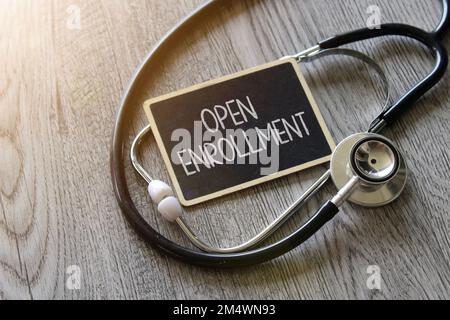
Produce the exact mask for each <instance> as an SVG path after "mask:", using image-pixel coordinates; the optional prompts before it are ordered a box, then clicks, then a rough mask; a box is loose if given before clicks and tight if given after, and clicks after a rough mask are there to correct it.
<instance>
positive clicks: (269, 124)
mask: <svg viewBox="0 0 450 320" xmlns="http://www.w3.org/2000/svg"><path fill="white" fill-rule="evenodd" d="M144 107H145V111H146V113H147V115H148V118H149V120H150V123H151V125H152V128H153V133H154V135H155V138H156V141H157V143H158V146H159V148H160V150H161V153H162V156H163V158H164V161H165V163H166V166H167V168H168V170H169V173H170V176H171V179H172V182H173V184H174V186H175V190H176V193H177V196H178V197H179V199H180V202H181V203H182V204H183V205H184V206H190V205H195V204H198V203H201V202H204V201H207V200H210V199H213V198H217V197H220V196H223V195H226V194H229V193H232V192H236V191H238V190H242V189H243V188H248V187H251V186H254V185H257V184H259V183H263V182H266V181H269V180H272V179H275V178H278V177H281V176H285V175H287V174H290V173H293V172H297V171H300V170H304V169H306V168H309V167H312V166H315V165H318V164H322V163H325V162H328V161H329V160H330V157H331V153H332V150H333V149H334V147H335V144H334V142H333V139H332V138H331V135H330V133H329V131H328V129H327V127H326V125H325V122H324V120H323V118H322V116H321V114H320V111H319V109H318V107H317V105H316V103H315V102H314V99H313V97H312V95H311V92H310V90H309V88H308V86H307V84H306V82H305V80H304V77H303V75H302V74H301V72H300V68H299V66H298V64H297V62H296V61H295V60H294V59H283V60H279V61H276V62H273V63H269V64H266V65H263V66H259V67H256V68H253V69H250V70H246V71H243V72H240V73H237V74H234V75H231V76H227V77H223V78H220V79H217V80H213V81H209V82H206V83H202V84H200V85H197V86H194V87H191V88H188V89H185V90H181V91H178V92H175V93H172V94H169V95H165V96H163V97H159V98H156V99H151V100H149V101H147V102H146V103H145V105H144Z"/></svg>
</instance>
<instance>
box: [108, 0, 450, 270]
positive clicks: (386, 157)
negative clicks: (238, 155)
mask: <svg viewBox="0 0 450 320" xmlns="http://www.w3.org/2000/svg"><path fill="white" fill-rule="evenodd" d="M221 2H222V1H219V0H210V1H208V2H206V3H205V4H204V5H203V6H201V7H200V8H198V9H197V10H196V11H194V12H193V13H192V14H190V15H189V16H188V17H186V18H185V19H184V20H182V21H181V22H180V23H178V25H177V26H176V27H175V28H173V29H172V30H171V31H170V32H168V33H167V35H166V36H165V37H164V38H163V39H162V40H161V41H160V42H159V43H158V44H157V45H156V46H155V48H154V49H153V50H152V51H151V52H150V53H149V54H148V56H147V57H146V59H145V60H144V61H143V63H142V64H141V65H140V67H139V68H138V69H137V71H136V73H135V74H134V76H133V77H132V79H131V82H130V84H129V86H128V89H127V90H126V91H125V93H124V95H123V99H122V101H121V104H120V108H119V111H118V115H117V121H116V124H115V128H114V134H113V141H112V147H111V175H112V180H113V185H114V191H115V194H116V197H117V201H118V203H119V205H120V207H121V210H122V212H123V214H124V215H125V217H126V218H127V220H128V221H129V223H130V224H131V226H132V227H133V228H134V229H135V231H136V232H137V233H138V234H139V235H140V236H141V237H142V238H143V239H145V240H146V241H148V243H149V244H150V245H151V246H152V247H154V248H156V249H158V250H160V251H161V252H162V253H164V254H167V255H169V256H172V257H174V258H177V259H180V260H182V261H184V262H187V263H191V264H194V265H198V266H204V267H240V266H249V265H254V264H259V263H263V262H266V261H269V260H272V259H275V258H277V257H279V256H281V255H283V254H285V253H287V252H288V251H291V250H292V249H294V248H296V247H297V246H299V245H300V244H302V243H303V242H305V241H306V240H307V239H309V238H310V237H311V236H312V235H313V234H315V233H316V232H317V231H318V230H319V229H321V228H322V227H323V226H324V225H325V224H326V223H327V222H329V221H330V220H332V219H333V218H334V217H335V216H336V214H337V213H338V212H339V208H340V207H341V206H342V205H343V204H344V203H345V202H346V201H350V202H352V203H355V204H357V205H361V206H364V207H379V206H383V205H386V204H389V203H391V202H392V201H394V200H395V199H397V198H398V197H399V196H400V194H401V193H402V191H403V189H404V187H405V184H406V180H407V166H406V163H405V160H404V157H403V155H402V153H401V152H400V151H399V149H398V148H397V147H396V146H395V144H394V143H393V142H392V141H390V140H389V139H387V138H385V137H383V136H381V135H379V132H381V130H382V129H384V128H385V127H386V126H388V125H390V124H392V123H393V122H394V121H396V120H398V119H399V117H400V115H401V114H402V113H403V112H405V111H406V110H407V109H408V108H409V107H412V105H413V104H414V103H416V102H417V101H418V100H419V99H420V98H421V97H422V96H423V95H424V94H425V93H426V92H428V91H429V90H430V89H431V88H433V87H434V86H435V85H436V84H437V83H438V82H439V81H440V80H441V78H442V77H443V76H444V74H445V71H446V69H447V65H448V55H447V51H446V49H445V47H444V46H443V44H442V40H443V38H444V36H445V35H446V33H447V31H448V29H449V11H448V10H449V0H442V4H443V15H442V19H441V21H440V23H439V25H438V27H437V28H436V29H435V30H434V31H433V32H426V31H424V30H421V29H419V28H416V27H413V26H409V25H404V24H383V25H381V27H380V28H375V29H369V28H364V29H359V30H355V31H351V32H348V33H345V34H341V35H337V36H334V37H331V38H329V39H326V40H323V41H321V42H319V43H318V45H316V46H314V47H312V48H310V49H307V50H305V51H303V52H301V53H299V54H297V55H295V56H293V57H294V58H296V60H297V61H298V62H303V61H308V60H311V59H314V58H317V57H320V56H323V55H326V54H344V55H350V56H353V57H356V58H358V59H361V60H363V61H365V62H366V63H368V64H369V65H370V66H372V67H373V68H375V70H376V71H377V73H378V75H379V76H380V78H381V80H382V82H383V88H384V91H385V96H386V101H387V103H386V106H385V107H384V108H383V110H382V112H381V113H380V114H379V115H378V116H377V117H376V118H375V119H374V120H373V122H372V123H371V124H370V125H369V128H368V130H367V132H364V133H357V134H354V135H352V136H350V137H348V138H347V139H345V140H343V141H342V142H341V143H339V145H338V146H337V147H336V149H335V150H334V152H333V155H332V160H331V164H330V169H329V170H328V171H327V172H326V173H325V174H323V175H322V176H321V177H320V178H319V179H318V180H317V181H316V182H315V183H314V184H313V185H312V186H311V187H310V188H309V189H308V190H307V191H306V192H305V193H304V194H303V195H302V196H301V197H300V198H299V199H298V200H297V201H295V203H293V204H292V205H291V207H289V208H288V209H287V210H285V211H284V212H283V213H282V214H281V215H280V216H279V217H278V218H277V219H276V220H275V221H274V222H273V223H272V224H270V225H269V226H268V227H266V228H265V229H264V230H262V231H261V232H260V233H259V234H258V235H257V236H255V237H254V238H252V239H251V240H249V241H248V242H246V243H244V244H241V245H239V246H236V247H233V248H214V247H212V246H210V245H208V244H207V243H205V242H203V241H202V240H201V239H200V238H199V237H198V236H196V235H195V233H194V231H193V230H192V229H191V228H190V227H189V226H188V225H187V223H186V222H185V221H184V220H183V218H182V208H181V206H180V204H179V202H178V200H177V199H176V198H175V196H174V194H173V192H172V189H171V188H170V186H169V185H168V184H166V183H164V182H162V181H159V180H155V179H153V178H152V177H151V176H150V174H149V173H148V172H147V171H146V170H145V169H144V167H143V166H142V165H141V164H140V162H139V160H138V157H137V150H138V147H139V145H140V143H141V142H142V139H143V138H144V137H145V136H146V135H147V134H149V133H151V127H150V126H148V127H146V128H144V129H143V130H142V131H141V132H140V133H139V134H138V135H137V136H136V138H135V139H134V141H133V144H132V146H131V151H130V153H131V162H132V164H133V167H134V169H135V170H136V171H137V172H138V173H139V174H140V175H141V177H142V178H143V179H144V180H145V181H146V182H147V183H148V186H149V187H148V191H149V194H150V197H151V198H152V200H153V202H155V204H156V205H157V208H158V211H159V212H160V213H161V214H162V215H163V217H164V218H165V219H167V220H169V221H171V222H175V223H177V225H178V226H179V227H180V228H181V230H182V231H183V232H184V234H185V235H186V236H187V237H188V238H189V240H190V241H191V242H192V243H193V244H194V245H195V246H196V247H197V248H199V249H200V251H196V250H192V249H189V248H185V247H182V246H180V245H178V244H177V243H174V242H172V241H170V240H169V239H167V238H165V237H164V236H162V235H161V234H160V233H159V232H157V231H156V230H155V229H153V228H152V227H151V226H150V225H149V224H148V223H147V222H146V220H145V219H144V218H143V217H142V215H141V214H140V213H139V211H138V209H137V208H136V206H135V205H134V203H133V201H132V199H131V196H130V193H129V189H128V183H127V180H126V174H125V163H124V159H125V158H126V156H127V154H128V152H127V148H126V138H127V135H126V134H125V128H126V125H127V123H128V122H129V116H130V114H129V112H128V107H129V105H130V101H131V99H132V97H133V95H134V92H135V90H136V89H137V87H138V85H137V84H138V83H139V82H140V80H141V79H142V78H143V74H144V70H146V67H147V66H148V65H149V64H150V63H151V62H153V60H154V59H155V57H156V55H157V54H158V53H160V52H161V51H162V49H163V48H164V47H165V46H166V45H167V44H168V42H169V40H171V39H172V38H173V37H174V36H175V35H177V34H178V33H180V32H181V31H183V30H184V28H185V27H187V26H188V24H189V23H190V22H191V21H192V20H193V19H194V18H196V17H199V16H200V15H202V14H204V13H205V12H206V11H207V10H210V9H212V8H213V7H215V6H217V5H219V3H221ZM388 35H397V36H404V37H409V38H413V39H415V40H417V41H419V42H421V43H422V44H424V45H425V46H427V47H428V48H429V49H430V51H431V52H432V54H433V56H434V58H435V66H434V68H433V70H432V71H431V72H430V73H429V74H428V75H427V76H426V77H425V78H424V79H422V80H421V81H420V82H419V83H418V84H416V85H415V86H414V87H413V88H412V89H411V90H410V91H409V92H407V93H406V94H405V95H404V96H402V97H401V98H400V99H399V100H398V101H397V102H395V103H393V104H391V103H389V100H390V99H389V91H388V85H387V79H386V77H385V75H384V73H383V72H382V70H381V68H380V67H379V66H378V65H377V64H376V62H374V61H373V60H372V59H370V58H369V57H367V56H365V55H364V54H362V53H359V52H357V51H353V50H349V49H343V48H339V47H340V46H343V45H346V44H349V43H352V42H357V41H362V40H366V39H371V38H376V37H380V36H388ZM330 179H331V180H333V182H334V184H335V185H336V187H337V189H338V190H339V191H338V193H337V194H336V195H335V196H334V197H333V198H332V199H331V200H330V201H328V202H326V203H325V204H324V205H323V206H322V207H321V208H320V209H319V210H318V211H317V212H316V213H315V214H314V215H313V216H312V217H311V218H310V219H309V220H308V221H307V222H306V223H304V224H303V225H302V226H301V227H300V228H298V229H297V230H296V231H295V232H293V233H292V234H290V235H288V236H286V237H285V238H283V239H282V240H280V241H278V242H276V243H273V244H271V245H268V246H265V247H258V246H259V245H261V243H262V242H263V241H264V240H266V239H267V238H268V237H269V236H271V235H272V234H273V233H274V232H275V231H276V230H278V229H279V228H280V227H281V226H282V225H283V224H284V223H285V222H286V221H287V220H288V219H289V218H290V217H292V215H293V214H295V213H296V212H298V211H299V209H300V208H302V207H303V205H304V204H305V203H306V201H308V200H309V199H310V198H311V197H312V196H313V195H314V194H316V193H317V192H318V191H319V190H320V189H321V188H322V187H323V186H324V185H325V184H326V183H327V182H328V181H329V180H330Z"/></svg>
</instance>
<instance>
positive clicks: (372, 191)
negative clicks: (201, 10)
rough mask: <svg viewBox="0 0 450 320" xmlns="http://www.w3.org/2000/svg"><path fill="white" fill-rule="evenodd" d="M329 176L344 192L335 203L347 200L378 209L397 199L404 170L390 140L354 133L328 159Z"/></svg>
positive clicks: (404, 165) (403, 180) (405, 176)
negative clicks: (329, 159) (329, 164)
mask: <svg viewBox="0 0 450 320" xmlns="http://www.w3.org/2000/svg"><path fill="white" fill-rule="evenodd" d="M331 177H332V179H333V182H334V184H335V185H336V187H337V188H338V189H339V190H343V191H346V192H342V193H341V194H342V200H340V201H338V202H342V201H344V200H348V201H350V202H353V203H355V204H358V205H361V206H365V207H379V206H383V205H386V204H389V203H391V202H392V201H394V200H395V199H397V198H398V197H399V196H400V194H401V193H402V191H403V189H404V188H405V185H406V180H407V168H406V163H405V161H404V158H403V156H402V154H401V153H400V151H399V150H398V149H397V148H396V147H395V145H394V144H393V143H392V142H391V141H390V140H388V139H386V138H385V137H383V136H380V135H378V134H374V133H358V134H354V135H352V136H350V137H348V138H347V139H345V140H344V141H342V142H341V143H340V144H339V145H338V146H337V148H336V150H335V151H334V153H333V157H332V160H331ZM344 193H345V194H344ZM336 200H337V199H336Z"/></svg>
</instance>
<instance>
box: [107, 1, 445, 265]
mask: <svg viewBox="0 0 450 320" xmlns="http://www.w3.org/2000/svg"><path fill="white" fill-rule="evenodd" d="M225 2H227V1H225V0H216V1H213V0H209V1H207V2H206V3H205V4H204V5H203V6H201V7H200V8H198V9H197V10H196V11H195V12H193V13H192V14H191V15H189V16H188V17H186V18H185V19H184V20H183V21H181V22H180V23H179V24H178V25H177V26H176V27H175V28H173V29H172V30H171V31H170V32H169V33H167V35H166V36H165V37H164V38H163V39H162V40H161V41H160V42H159V43H158V44H157V45H156V46H155V48H154V49H153V50H152V51H151V52H150V53H149V54H148V55H147V57H146V59H145V60H144V61H143V63H142V64H141V65H140V67H139V68H138V69H137V71H136V72H135V74H134V76H133V77H132V79H131V81H130V84H129V86H128V88H127V89H126V91H125V93H124V95H123V98H122V101H121V103H120V107H119V110H118V114H117V119H116V124H115V127H114V132H113V138H112V145H111V177H112V182H113V188H114V192H115V194H116V198H117V201H118V203H119V206H120V208H121V210H122V213H123V214H124V216H125V217H126V219H127V220H128V222H129V223H130V225H131V226H132V228H133V229H134V230H135V231H136V232H137V233H138V234H139V235H140V236H141V237H142V239H144V240H145V241H147V242H148V243H149V244H150V245H151V246H152V247H153V248H155V249H157V250H159V251H160V252H162V253H163V254H166V255H169V256H171V257H173V258H176V259H179V260H181V261H184V262H187V263H190V264H194V265H198V266H203V267H214V268H217V267H224V268H225V267H243V266H249V265H254V264H259V263H263V262H266V261H269V260H272V259H275V258H277V257H279V256H281V255H283V254H285V253H286V252H288V251H290V250H292V249H294V248H295V247H297V246H298V245H300V244H301V243H303V242H304V241H306V240H307V239H309V238H310V237H311V236H312V235H313V234H314V233H316V232H317V231H318V230H319V229H320V228H321V227H322V226H323V225H324V224H326V223H327V222H328V221H330V220H331V219H332V218H333V217H334V216H335V215H336V213H337V212H338V208H337V207H336V206H335V205H334V204H333V203H331V202H328V203H327V204H325V205H324V206H323V207H322V208H321V209H320V210H319V211H318V212H317V213H316V214H315V215H314V216H313V217H312V218H311V219H310V220H308V222H307V223H305V224H304V225H303V226H302V227H301V228H299V229H298V230H297V231H295V232H294V233H293V234H291V235H289V236H287V237H285V238H284V239H282V240H281V241H279V242H277V243H274V244H272V245H269V246H267V247H265V248H260V249H256V250H252V251H248V252H244V253H238V254H224V255H221V254H208V253H203V252H198V251H194V250H191V249H188V248H184V247H182V246H180V245H178V244H176V243H174V242H172V241H170V240H168V239H167V238H165V237H164V236H162V235H161V234H160V233H158V232H157V231H156V230H155V229H153V228H152V227H151V226H150V225H149V224H148V223H147V222H146V221H145V220H144V218H143V217H142V216H141V214H140V213H139V211H138V209H137V208H136V206H135V205H134V203H133V200H132V199H131V196H130V193H129V189H128V183H127V180H126V175H125V163H124V161H125V159H127V158H128V152H127V150H126V147H125V146H126V138H127V137H128V135H127V134H126V132H125V128H126V126H127V124H128V123H129V122H130V118H131V117H130V114H129V110H130V107H131V103H130V102H131V99H132V96H133V95H134V93H135V90H136V89H137V83H138V82H139V81H140V80H142V79H141V78H142V75H143V71H144V70H145V69H146V67H147V66H148V65H150V63H151V62H152V61H153V59H154V58H155V57H156V55H157V54H158V53H159V52H161V51H162V49H163V48H165V46H166V45H167V44H168V43H169V41H170V40H171V39H172V38H174V37H175V36H176V35H178V34H179V33H180V32H182V31H185V27H186V26H187V25H188V23H189V22H192V21H193V20H195V19H196V18H197V17H199V16H200V15H202V14H204V13H208V12H209V10H212V9H214V8H217V7H218V6H219V5H221V4H222V3H225ZM443 3H444V16H443V19H442V21H441V23H440V25H439V27H438V29H436V32H435V33H433V34H429V36H430V37H432V36H433V37H435V38H436V39H437V38H439V37H443V35H444V34H445V33H446V30H448V0H443ZM383 27H384V26H382V28H383ZM410 30H411V31H412V33H416V32H418V30H419V29H416V28H413V29H410ZM412 33H411V34H410V35H409V36H412V35H413V34H412ZM419 33H420V37H422V35H423V34H424V33H425V32H424V31H422V30H419V32H418V34H419ZM351 34H352V33H349V34H347V35H346V36H343V37H341V38H340V39H341V40H340V41H343V40H344V39H347V40H346V41H348V40H350V39H353V38H352V36H351ZM353 34H354V33H353ZM393 34H394V33H393ZM395 34H397V33H395ZM332 39H334V40H332ZM338 39H339V38H338V37H334V38H331V39H329V40H328V42H327V43H328V44H330V45H331V44H332V43H333V42H334V43H335V44H337V43H338V42H339V41H338ZM437 47H440V45H438V46H437ZM447 58H448V57H447ZM441 71H442V70H441ZM444 71H445V70H444ZM442 72H443V71H442ZM418 92H419V91H418ZM420 92H421V91H420Z"/></svg>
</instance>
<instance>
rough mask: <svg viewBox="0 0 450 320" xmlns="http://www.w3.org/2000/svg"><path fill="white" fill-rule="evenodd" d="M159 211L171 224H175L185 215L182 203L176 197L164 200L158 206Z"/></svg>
mask: <svg viewBox="0 0 450 320" xmlns="http://www.w3.org/2000/svg"><path fill="white" fill-rule="evenodd" d="M158 211H159V212H160V213H161V214H162V216H163V217H164V219H166V220H167V221H170V222H175V220H177V219H178V218H180V217H181V215H182V214H183V209H182V208H181V205H180V202H179V201H178V199H177V198H175V197H167V198H165V199H164V200H162V201H161V202H160V203H159V205H158Z"/></svg>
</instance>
